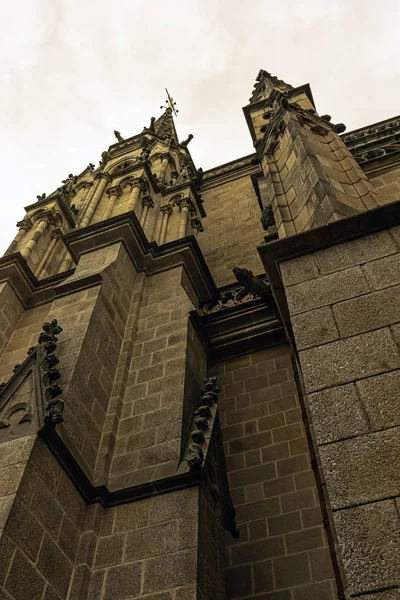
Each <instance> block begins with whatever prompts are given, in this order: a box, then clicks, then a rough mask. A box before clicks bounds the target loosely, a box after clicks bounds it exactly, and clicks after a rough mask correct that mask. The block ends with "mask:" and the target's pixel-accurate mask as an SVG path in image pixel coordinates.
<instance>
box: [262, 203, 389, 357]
mask: <svg viewBox="0 0 400 600" xmlns="http://www.w3.org/2000/svg"><path fill="white" fill-rule="evenodd" d="M399 224H400V200H399V201H397V202H392V203H391V204H386V205H383V206H380V207H378V208H374V209H372V210H369V211H366V212H362V213H359V214H357V215H354V216H352V217H349V218H347V219H341V220H339V221H334V222H333V223H329V224H328V225H324V226H323V227H317V228H315V229H309V230H308V231H304V232H302V233H298V234H296V235H291V236H289V237H286V238H282V239H280V240H275V241H272V242H269V243H268V244H264V245H262V246H259V247H258V248H257V249H258V253H259V255H260V258H261V261H262V263H263V265H264V268H265V272H266V274H267V278H268V281H269V283H270V285H271V288H272V291H273V294H274V297H275V301H276V304H277V306H278V309H279V313H280V316H281V318H282V322H283V324H284V327H285V329H286V332H287V335H288V337H289V339H290V340H291V341H292V343H293V345H294V348H295V347H296V346H295V342H294V338H293V332H292V327H291V323H290V315H289V311H288V307H287V302H286V294H285V290H284V286H283V283H282V278H281V274H280V263H282V262H285V261H287V260H291V259H293V258H298V257H300V256H303V255H305V254H312V253H313V252H318V251H319V250H323V249H325V248H330V247H332V246H335V245H337V244H342V243H344V242H349V241H351V240H355V239H357V238H360V237H363V236H366V235H371V234H373V233H377V232H379V231H383V230H385V229H390V228H391V227H394V226H396V225H399Z"/></svg>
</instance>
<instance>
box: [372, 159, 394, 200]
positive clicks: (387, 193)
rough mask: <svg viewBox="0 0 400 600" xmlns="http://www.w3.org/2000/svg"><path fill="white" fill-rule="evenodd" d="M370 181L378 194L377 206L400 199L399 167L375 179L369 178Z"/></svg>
mask: <svg viewBox="0 0 400 600" xmlns="http://www.w3.org/2000/svg"><path fill="white" fill-rule="evenodd" d="M370 180H371V183H372V185H373V186H374V188H375V189H376V191H377V192H378V194H379V204H389V203H390V202H396V201H397V200H399V199H400V166H399V167H397V168H393V169H391V170H390V171H388V172H387V173H383V174H382V175H378V176H377V177H372V176H371V177H370Z"/></svg>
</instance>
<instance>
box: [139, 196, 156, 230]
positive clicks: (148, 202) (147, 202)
mask: <svg viewBox="0 0 400 600" xmlns="http://www.w3.org/2000/svg"><path fill="white" fill-rule="evenodd" d="M153 207H154V202H153V200H152V199H151V198H150V196H146V197H145V198H143V210H142V214H141V217H140V224H141V226H142V229H143V230H145V229H146V225H147V222H148V220H149V209H150V208H153Z"/></svg>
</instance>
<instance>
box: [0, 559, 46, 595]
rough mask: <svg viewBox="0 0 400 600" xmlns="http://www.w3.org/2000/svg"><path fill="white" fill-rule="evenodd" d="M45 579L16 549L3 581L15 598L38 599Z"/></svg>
mask: <svg viewBox="0 0 400 600" xmlns="http://www.w3.org/2000/svg"><path fill="white" fill-rule="evenodd" d="M44 587H45V580H44V579H43V577H42V576H41V575H40V574H39V573H38V572H37V570H36V569H35V567H34V566H33V565H32V563H30V562H29V561H28V560H27V558H26V557H25V556H24V554H22V552H21V551H20V550H17V552H16V554H15V556H14V559H13V562H12V564H11V569H10V572H9V574H8V576H7V579H6V582H5V588H6V590H7V591H8V592H9V593H10V594H12V596H13V597H14V598H16V600H39V599H40V598H41V597H42V593H43V591H44Z"/></svg>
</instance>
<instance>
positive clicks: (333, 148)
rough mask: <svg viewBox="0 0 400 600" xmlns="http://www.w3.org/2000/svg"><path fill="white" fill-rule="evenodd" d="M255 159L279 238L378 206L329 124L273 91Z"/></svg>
mask: <svg viewBox="0 0 400 600" xmlns="http://www.w3.org/2000/svg"><path fill="white" fill-rule="evenodd" d="M264 118H265V119H266V120H267V124H266V125H264V126H263V127H261V130H260V131H261V132H263V133H264V136H263V138H262V139H260V140H258V142H257V156H258V158H259V159H260V161H261V164H262V167H263V171H264V174H265V177H266V179H267V180H268V179H271V181H272V184H273V185H272V190H273V198H272V212H273V217H274V219H275V222H276V226H277V230H278V234H279V237H280V238H282V237H286V236H288V235H293V234H296V233H300V232H302V231H305V230H307V229H311V228H312V227H318V226H323V225H326V224H327V223H330V222H332V221H337V220H339V219H343V218H346V217H350V216H352V215H354V214H357V213H360V212H363V211H365V210H369V209H371V208H375V207H377V206H378V195H377V193H376V192H375V190H374V188H373V186H372V184H371V183H370V181H369V180H368V178H367V176H366V175H365V173H364V172H363V171H362V169H361V167H360V166H359V165H358V163H357V161H356V160H355V158H354V157H353V156H352V155H351V152H350V150H349V149H348V148H347V147H346V146H345V144H344V142H343V141H342V139H341V138H340V137H339V135H338V132H339V131H342V130H343V127H344V126H343V125H333V124H331V123H330V122H329V120H328V118H326V117H325V118H322V117H319V116H318V114H317V113H316V111H315V110H313V109H308V110H304V109H302V108H301V107H300V105H299V104H298V103H297V102H295V99H293V100H290V101H289V100H288V98H287V97H286V96H285V94H282V93H279V92H276V93H275V95H274V96H273V97H271V99H270V110H267V112H266V113H265V114H264Z"/></svg>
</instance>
